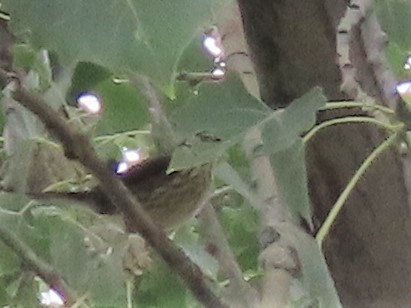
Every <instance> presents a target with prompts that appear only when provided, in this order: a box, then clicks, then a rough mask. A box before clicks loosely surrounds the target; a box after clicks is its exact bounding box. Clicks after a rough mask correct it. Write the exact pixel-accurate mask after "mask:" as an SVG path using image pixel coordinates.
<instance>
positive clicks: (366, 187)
mask: <svg viewBox="0 0 411 308" xmlns="http://www.w3.org/2000/svg"><path fill="white" fill-rule="evenodd" d="M238 3H239V5H240V10H241V14H242V18H243V23H244V28H245V33H246V37H247V41H248V44H249V48H250V51H251V57H252V60H253V62H254V65H255V69H256V72H257V78H258V81H259V85H260V92H261V96H262V98H263V100H264V101H265V102H266V103H267V104H269V105H270V106H272V107H273V108H279V107H284V106H287V105H288V104H289V103H290V102H291V101H292V100H293V99H295V98H297V97H299V96H301V95H302V94H304V93H305V92H306V91H308V90H309V89H310V88H312V87H313V86H316V85H320V86H322V87H323V89H324V91H325V94H326V95H327V96H328V99H329V100H343V99H347V96H346V95H344V94H343V93H341V91H340V90H339V88H340V83H341V75H340V71H339V69H338V67H337V53H336V46H335V29H336V27H337V25H338V22H339V19H340V17H341V16H342V14H343V12H344V9H345V5H346V4H345V1H343V0H333V1H326V0H305V1H297V0H287V1H283V0H276V1H264V0H239V1H238ZM351 55H352V56H353V59H352V60H353V63H354V65H355V66H356V67H357V69H358V74H357V78H358V80H359V82H360V84H361V86H362V87H363V89H364V90H365V91H366V92H367V93H368V94H369V95H371V96H373V97H375V98H376V99H377V100H378V99H379V98H380V93H381V91H380V90H379V89H378V88H377V86H376V82H375V80H374V78H373V74H372V70H371V68H370V65H369V63H368V62H367V58H366V56H365V53H364V51H363V46H362V42H361V38H360V35H359V32H358V33H356V35H355V39H354V40H353V44H352V50H351ZM336 116H341V114H339V113H322V114H321V115H319V120H321V119H323V118H330V117H336ZM385 137H386V136H385V133H384V132H383V131H381V130H379V129H377V128H375V127H373V126H370V125H362V124H353V125H341V126H337V127H331V128H329V129H326V130H324V131H323V132H321V133H320V134H319V135H318V136H316V137H315V138H314V140H313V141H312V142H311V144H310V145H309V147H308V149H307V161H308V171H309V186H310V187H309V188H310V197H311V200H312V204H313V210H314V216H315V217H314V219H315V220H317V221H320V222H322V221H323V220H324V218H325V217H326V215H327V213H328V211H329V209H330V207H331V206H332V204H333V203H334V202H335V200H336V199H337V198H338V196H339V194H340V193H341V191H342V190H343V189H344V187H345V185H346V184H347V183H348V181H349V179H350V178H351V176H352V175H353V174H354V172H355V171H356V170H357V168H358V167H359V166H360V164H361V163H362V161H363V160H364V159H365V158H366V157H367V155H368V154H370V153H371V151H372V150H373V148H375V147H376V146H378V144H380V143H381V141H382V140H383V139H384V138H385ZM408 170H409V163H408V162H407V161H405V160H404V159H403V158H401V157H400V155H399V154H398V153H397V151H396V149H392V150H390V151H388V152H386V153H385V154H384V155H383V156H382V157H380V158H379V159H378V160H377V161H376V162H375V163H374V164H373V165H372V168H370V170H368V171H367V173H366V175H365V176H364V178H363V179H361V181H360V183H359V185H358V186H357V187H356V188H355V190H354V191H353V193H352V194H351V196H350V198H349V200H348V201H347V203H346V204H345V206H344V209H343V211H342V213H341V214H340V216H339V217H338V220H337V222H336V224H335V226H334V228H333V230H332V232H331V234H330V235H329V236H328V238H327V240H326V242H325V245H324V251H325V256H326V259H327V263H328V265H329V267H330V271H331V273H332V276H333V278H334V279H335V282H336V286H337V289H338V292H339V294H340V297H341V300H342V302H343V304H344V306H346V307H405V306H407V304H406V303H408V302H409V301H410V299H411V295H410V292H409V289H410V288H411V245H410V243H411V228H410V226H411V225H410V211H409V191H410V189H411V187H409V185H408V183H407V177H408V175H409V173H408Z"/></svg>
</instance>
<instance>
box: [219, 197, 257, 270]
mask: <svg viewBox="0 0 411 308" xmlns="http://www.w3.org/2000/svg"><path fill="white" fill-rule="evenodd" d="M219 218H220V221H221V225H222V227H223V229H224V231H225V232H224V234H225V235H226V236H227V239H228V241H229V243H230V247H231V249H232V250H233V252H234V255H235V256H236V259H237V262H238V263H239V265H240V267H241V269H242V270H243V272H245V271H250V272H257V270H258V256H259V253H260V244H259V240H258V238H259V232H260V225H259V216H258V213H257V211H256V210H255V208H253V207H251V206H250V205H249V204H247V203H241V204H236V205H235V206H231V207H228V206H227V207H224V208H222V209H221V211H220V212H219Z"/></svg>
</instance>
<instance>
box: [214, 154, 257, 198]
mask: <svg viewBox="0 0 411 308" xmlns="http://www.w3.org/2000/svg"><path fill="white" fill-rule="evenodd" d="M213 174H214V175H215V176H216V177H217V178H219V179H221V180H223V181H224V183H226V184H228V185H230V187H232V188H233V189H234V190H235V191H237V192H238V193H239V194H240V195H242V196H243V197H244V198H246V199H247V200H249V201H250V202H253V201H256V200H254V196H253V194H252V192H251V190H250V187H249V185H247V184H246V183H245V182H244V181H243V179H242V178H241V177H240V175H239V174H238V173H237V171H236V170H235V169H234V168H233V167H231V165H230V164H229V163H228V162H226V161H224V162H221V163H219V164H218V165H217V166H216V167H215V168H214V170H213Z"/></svg>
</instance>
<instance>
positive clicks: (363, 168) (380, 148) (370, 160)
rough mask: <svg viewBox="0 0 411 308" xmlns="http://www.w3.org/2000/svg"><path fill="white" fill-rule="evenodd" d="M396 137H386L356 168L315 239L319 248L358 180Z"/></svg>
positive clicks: (394, 135) (396, 135)
mask: <svg viewBox="0 0 411 308" xmlns="http://www.w3.org/2000/svg"><path fill="white" fill-rule="evenodd" d="M397 137H398V134H392V135H391V136H390V137H388V138H387V139H386V140H385V141H384V142H383V143H381V144H380V145H379V146H378V147H377V148H375V149H374V151H373V152H372V153H371V154H370V155H369V156H368V157H367V158H366V159H365V160H364V162H363V163H362V165H361V166H360V168H358V170H357V172H356V173H355V174H354V176H353V177H352V178H351V180H350V182H349V183H348V184H347V186H346V187H345V189H344V191H343V192H342V193H341V195H340V196H339V197H338V199H337V201H336V202H335V204H334V205H333V207H332V209H331V211H330V213H329V214H328V216H327V218H326V219H325V221H324V223H323V224H322V226H321V228H320V230H319V231H318V233H317V235H316V237H315V239H316V241H317V243H318V244H319V245H320V246H321V245H322V243H323V241H324V238H325V237H326V236H327V234H328V233H329V231H330V229H331V226H332V224H333V223H334V221H335V220H336V218H337V216H338V214H339V212H340V211H341V209H342V207H343V205H344V203H345V201H346V200H347V199H348V196H349V195H350V193H351V192H352V190H353V189H354V187H355V185H357V183H358V181H359V180H360V178H361V177H362V176H363V175H364V173H365V172H366V171H367V169H368V168H369V167H370V166H371V164H372V163H373V162H374V161H375V160H376V159H377V157H378V156H380V155H381V154H382V153H383V152H384V151H385V150H387V149H388V148H389V147H390V146H391V145H392V144H393V143H394V142H395V141H396V139H397Z"/></svg>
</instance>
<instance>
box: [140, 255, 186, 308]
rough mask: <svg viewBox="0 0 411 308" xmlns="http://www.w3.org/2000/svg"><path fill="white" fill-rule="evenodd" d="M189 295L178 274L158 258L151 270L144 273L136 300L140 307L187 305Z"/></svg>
mask: <svg viewBox="0 0 411 308" xmlns="http://www.w3.org/2000/svg"><path fill="white" fill-rule="evenodd" d="M189 295H190V294H189V291H188V290H187V289H186V287H185V286H184V284H183V283H182V281H181V280H180V279H179V278H178V277H177V276H176V274H175V273H174V272H172V271H171V269H170V268H169V267H167V266H166V265H165V264H164V262H162V261H160V260H157V262H156V263H155V265H154V266H153V267H152V268H151V269H150V271H149V272H146V273H144V276H143V279H142V281H141V282H140V284H139V288H138V291H137V293H136V296H135V297H134V302H135V303H138V306H139V307H169V308H179V307H187V304H186V298H187V297H188V296H189Z"/></svg>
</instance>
